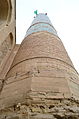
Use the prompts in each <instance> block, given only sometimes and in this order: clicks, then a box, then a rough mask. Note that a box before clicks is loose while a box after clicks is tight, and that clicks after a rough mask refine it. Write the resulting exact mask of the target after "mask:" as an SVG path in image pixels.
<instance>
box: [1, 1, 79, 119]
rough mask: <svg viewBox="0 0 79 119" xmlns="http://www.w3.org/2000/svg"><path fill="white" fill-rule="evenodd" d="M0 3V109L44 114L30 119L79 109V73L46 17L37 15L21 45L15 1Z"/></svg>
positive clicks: (56, 118)
mask: <svg viewBox="0 0 79 119" xmlns="http://www.w3.org/2000/svg"><path fill="white" fill-rule="evenodd" d="M0 4H1V7H0V9H1V10H2V12H1V10H0V110H5V109H8V110H9V108H10V109H11V108H12V109H13V108H14V111H15V110H19V111H20V110H21V111H23V110H22V109H21V107H23V106H24V105H25V106H26V108H27V109H26V110H29V113H34V112H35V114H38V113H39V114H41V115H42V116H41V117H40V116H39V118H38V117H35V118H34V117H33V116H32V118H31V117H28V118H27V119H54V117H52V116H53V115H52V116H51V113H52V114H53V112H52V111H51V109H52V110H53V108H54V107H58V106H59V107H60V105H61V107H64V106H69V109H70V107H72V108H73V107H74V106H75V107H76V108H78V105H79V102H78V100H79V74H78V72H77V71H76V69H75V68H74V66H73V63H72V61H71V59H70V57H69V56H68V54H67V51H66V49H65V47H64V45H63V43H62V41H61V39H60V38H59V36H58V34H57V31H56V29H55V28H54V26H53V25H52V23H51V21H50V19H49V18H48V16H47V14H46V13H39V14H36V16H35V18H34V20H33V21H32V24H31V25H30V27H29V28H28V30H27V32H26V35H25V38H24V39H23V41H22V43H21V44H16V40H15V39H16V17H15V15H16V11H15V1H13V0H1V2H0ZM18 107H19V108H18ZM39 108H40V109H39ZM48 108H49V110H50V112H49V111H47V110H48ZM23 109H25V108H23ZM59 109H60V108H58V110H59ZM42 110H43V112H42ZM63 110H64V108H63V109H62V111H61V113H63ZM77 110H78V111H79V108H78V109H77ZM45 111H46V112H45ZM53 111H55V110H53ZM65 111H66V112H67V114H68V111H67V110H65ZM78 111H77V112H78ZM27 112H28V111H27ZM55 112H56V111H55ZM77 112H74V115H75V116H79V115H78V114H79V112H78V114H77ZM11 113H12V112H11ZM20 113H21V112H20ZM25 113H26V111H25ZM25 113H23V114H25ZM56 113H57V112H56ZM0 114H1V113H0ZM13 114H14V113H13ZM47 114H49V116H46V115H47ZM69 114H70V111H69ZM76 114H77V115H76ZM20 115H22V114H20ZM27 115H28V114H27ZM70 115H71V114H70ZM44 116H45V118H43V117H44ZM54 116H55V115H54ZM1 119H2V118H1ZM4 119H5V118H4ZM7 119H26V118H23V117H22V118H21V117H18V118H16V117H15V118H13V117H11V118H7ZM55 119H66V118H58V117H56V116H55ZM67 119H72V118H67ZM73 119H77V118H75V117H74V118H73Z"/></svg>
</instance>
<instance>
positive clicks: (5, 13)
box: [0, 0, 12, 25]
mask: <svg viewBox="0 0 79 119" xmlns="http://www.w3.org/2000/svg"><path fill="white" fill-rule="evenodd" d="M11 12H12V6H11V1H10V0H0V25H2V24H4V23H6V24H7V23H8V22H9V21H10V19H11Z"/></svg>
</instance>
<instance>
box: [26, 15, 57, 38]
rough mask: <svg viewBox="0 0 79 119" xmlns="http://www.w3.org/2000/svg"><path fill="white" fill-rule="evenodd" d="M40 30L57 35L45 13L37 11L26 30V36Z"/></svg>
mask: <svg viewBox="0 0 79 119" xmlns="http://www.w3.org/2000/svg"><path fill="white" fill-rule="evenodd" d="M40 31H47V32H50V33H52V34H54V35H56V36H57V31H56V30H55V28H54V27H53V25H52V23H51V21H50V19H49V18H48V16H47V14H44V13H39V14H37V15H36V17H35V18H34V20H33V22H32V24H31V26H30V27H29V29H28V30H27V32H26V37H27V36H28V35H30V34H32V33H35V32H40Z"/></svg>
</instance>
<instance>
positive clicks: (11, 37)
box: [9, 33, 13, 45]
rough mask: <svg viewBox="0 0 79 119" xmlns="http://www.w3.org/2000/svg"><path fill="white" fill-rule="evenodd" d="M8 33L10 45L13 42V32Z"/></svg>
mask: <svg viewBox="0 0 79 119" xmlns="http://www.w3.org/2000/svg"><path fill="white" fill-rule="evenodd" d="M9 35H10V43H11V45H12V44H13V34H12V33H10V34H9Z"/></svg>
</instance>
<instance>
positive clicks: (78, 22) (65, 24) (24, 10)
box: [16, 0, 79, 72]
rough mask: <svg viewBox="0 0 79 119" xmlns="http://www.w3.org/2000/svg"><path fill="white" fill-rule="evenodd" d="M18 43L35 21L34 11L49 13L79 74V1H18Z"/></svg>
mask: <svg viewBox="0 0 79 119" xmlns="http://www.w3.org/2000/svg"><path fill="white" fill-rule="evenodd" d="M16 5H17V8H16V10H17V14H16V15H17V17H16V18H17V21H16V26H17V39H16V41H17V43H21V41H22V40H23V38H24V36H25V34H26V31H27V29H28V27H29V26H30V24H31V22H32V20H33V19H34V11H35V10H38V12H39V13H41V12H42V13H48V17H49V18H50V20H51V22H52V24H53V26H54V27H55V29H56V30H57V32H58V35H59V37H60V39H61V40H62V42H63V44H64V46H65V48H66V50H67V52H68V54H69V56H70V58H71V60H72V62H73V64H74V66H75V68H76V69H77V71H78V72H79V53H78V52H79V0H16Z"/></svg>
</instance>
